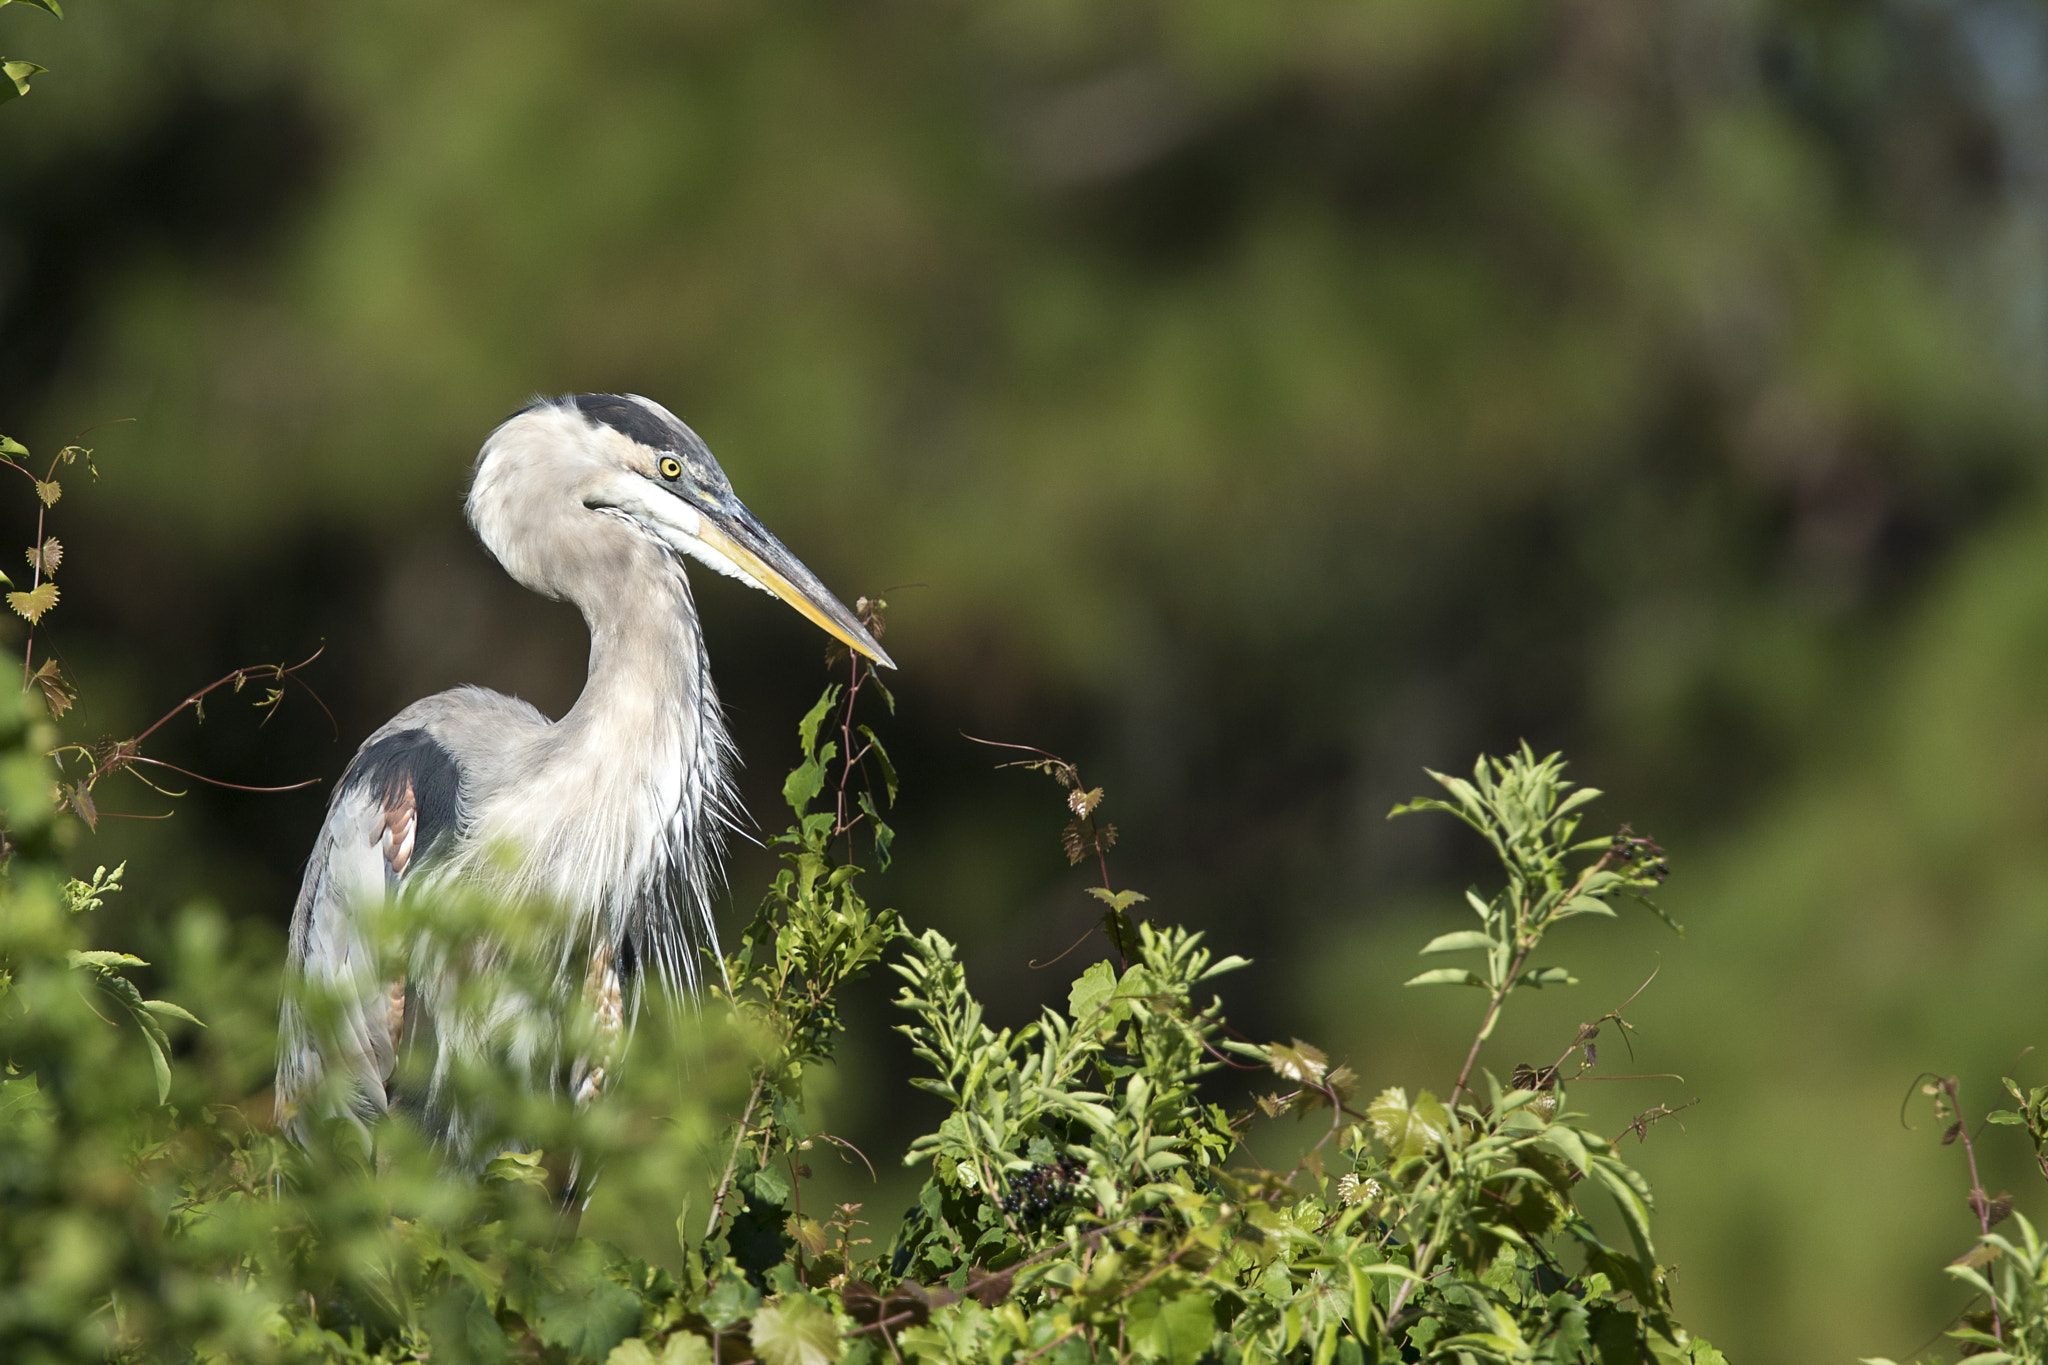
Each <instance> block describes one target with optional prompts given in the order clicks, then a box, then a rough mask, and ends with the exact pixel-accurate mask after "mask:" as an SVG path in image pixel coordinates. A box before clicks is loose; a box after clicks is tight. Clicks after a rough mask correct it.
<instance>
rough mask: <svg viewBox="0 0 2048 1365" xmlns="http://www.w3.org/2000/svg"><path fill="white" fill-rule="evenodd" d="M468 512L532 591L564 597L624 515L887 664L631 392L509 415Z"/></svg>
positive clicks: (679, 436) (659, 414)
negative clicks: (601, 519)
mask: <svg viewBox="0 0 2048 1365" xmlns="http://www.w3.org/2000/svg"><path fill="white" fill-rule="evenodd" d="M468 511H469V519H470V524H471V525H473V526H475V527H476V530H477V534H478V535H479V536H480V537H482V539H483V542H484V544H485V545H486V546H487V547H488V548H489V549H490V551H491V553H492V554H494V555H496V556H497V558H498V561H499V562H500V563H501V564H503V565H504V566H505V567H506V569H507V570H509V571H510V572H511V574H512V576H513V577H515V578H517V579H518V580H519V581H520V582H522V583H524V584H526V585H527V586H528V587H531V588H533V589H535V590H536V591H539V592H543V593H547V594H549V595H550V596H556V597H563V596H570V595H572V594H571V592H570V591H569V589H568V587H567V585H568V584H569V583H570V582H571V581H572V580H574V579H581V580H582V581H584V582H588V581H589V578H590V574H589V573H588V572H587V570H588V569H589V568H590V567H591V564H592V561H593V560H596V559H598V558H600V557H601V556H602V555H603V546H604V543H605V540H606V538H607V534H608V532H609V528H610V527H611V526H614V525H616V522H618V521H624V522H626V523H627V524H628V525H630V526H632V527H633V528H635V529H636V530H637V531H638V532H639V533H640V534H642V535H644V536H646V537H647V538H649V539H650V540H652V541H653V542H654V543H656V544H658V545H660V546H662V547H664V548H666V549H667V550H669V551H671V552H674V553H676V554H681V555H687V556H688V557H689V558H691V559H694V560H696V561H697V562H698V563H700V564H703V565H704V566H705V567H707V568H711V569H716V570H717V571H718V572H719V573H722V574H726V575H728V576H730V577H733V578H737V579H739V580H740V581H741V582H743V583H750V584H752V585H753V586H754V587H757V588H759V589H761V590H762V591H763V592H767V593H772V594H773V595H775V596H776V597H779V598H781V599H782V600H783V601H785V602H787V603H789V605H791V606H792V607H795V608H796V609H797V610H798V611H799V612H801V613H802V614H803V615H804V616H806V617H808V618H810V620H811V621H813V622H815V623H816V624H817V625H818V626H819V628H821V629H822V630H824V631H825V632H826V633H827V634H829V635H831V636H833V637H834V638H835V639H838V640H840V641H842V642H844V643H845V644H847V645H849V646H851V647H852V648H853V649H855V650H858V651H859V652H860V653H862V654H865V655H866V656H867V657H868V658H870V659H873V660H874V661H875V662H876V663H878V664H880V665H882V666H883V667H884V668H894V667H895V664H894V663H893V662H891V660H890V658H889V656H888V655H887V654H886V653H884V652H883V650H882V647H881V646H880V645H879V644H877V643H876V642H875V638H874V636H872V635H870V634H869V633H868V631H867V629H866V627H864V626H862V625H861V623H860V620H859V618H857V617H856V616H855V615H854V614H853V613H852V612H851V611H848V610H847V609H846V607H845V605H844V604H843V603H841V602H840V600H839V599H838V598H836V597H834V596H833V595H832V594H831V592H830V591H829V590H827V589H826V587H825V585H824V584H822V583H820V582H819V581H818V577H817V575H816V574H814V573H812V572H811V571H810V570H809V569H807V568H805V567H804V565H803V563H802V561H801V560H799V559H798V558H797V557H796V556H795V555H793V554H791V553H790V552H789V550H788V549H787V548H786V547H785V546H784V545H783V543H782V542H781V541H779V540H777V539H776V538H775V537H774V536H772V535H770V534H769V533H768V530H767V528H766V527H764V526H762V525H761V522H760V519H759V518H757V517H756V516H755V515H754V514H753V513H752V512H750V511H748V510H747V507H746V504H744V503H742V502H741V501H740V500H739V498H738V497H737V496H735V495H734V493H733V491H732V484H731V483H730V482H729V481H728V480H727V479H726V477H725V471H724V470H723V469H721V468H719V466H718V461H717V460H716V459H714V458H712V455H711V451H710V450H709V449H708V448H707V447H706V446H705V444H704V442H703V441H702V440H701V439H699V437H698V435H697V433H696V432H694V431H692V430H690V429H689V427H687V426H685V425H683V423H682V421H681V420H680V419H679V418H677V417H676V415H675V414H674V413H672V412H670V411H669V410H668V409H667V408H664V407H663V406H661V404H659V403H656V402H653V401H651V400H649V399H646V398H642V397H640V396H638V395H637V394H611V393H585V394H577V395H575V396H574V397H569V398H549V399H543V400H541V401H539V402H537V403H534V404H532V405H531V406H529V407H527V408H525V409H524V410H522V411H520V412H518V413H515V414H514V415H513V416H512V417H510V418H508V419H507V420H506V421H505V423H504V424H503V425H502V426H500V427H499V428H498V429H497V430H496V431H494V432H492V433H491V435H490V438H489V439H488V440H486V441H485V442H484V448H483V452H482V454H480V455H479V456H478V457H477V466H476V478H475V480H474V481H473V482H472V483H471V485H470V490H469V504H468ZM586 517H587V518H592V519H593V520H590V521H585V520H583V518H586ZM596 518H603V519H604V520H603V521H599V520H595V519H596ZM578 568H582V569H584V570H586V572H583V573H578V572H577V570H578Z"/></svg>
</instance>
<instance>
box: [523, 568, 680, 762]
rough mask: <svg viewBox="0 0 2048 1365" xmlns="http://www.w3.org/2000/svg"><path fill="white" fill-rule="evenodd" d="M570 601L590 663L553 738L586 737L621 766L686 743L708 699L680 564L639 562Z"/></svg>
mask: <svg viewBox="0 0 2048 1365" xmlns="http://www.w3.org/2000/svg"><path fill="white" fill-rule="evenodd" d="M577 605H578V606H579V607H581V608H582V609H583V617H584V620H585V622H586V623H587V624H588V625H589V627H590V670H589V674H588V676H587V677H586V678H585V680H584V684H583V693H582V695H581V696H579V697H577V699H576V704H575V705H574V706H572V707H571V708H570V709H569V712H568V714H567V715H565V716H563V717H562V719H561V721H560V723H559V724H558V726H557V727H556V730H557V734H558V735H559V736H560V738H561V739H562V740H564V741H568V742H569V743H570V744H571V745H574V746H577V747H586V746H587V745H588V744H594V745H596V746H598V748H599V749H600V750H601V753H599V754H596V755H590V756H593V757H598V758H601V759H602V761H603V762H605V763H606V764H608V765H621V766H624V767H627V768H634V767H640V766H644V765H645V764H647V763H649V762H651V761H656V760H659V759H660V758H661V757H662V756H663V752H664V750H665V749H666V747H667V745H668V744H670V743H674V742H676V741H678V740H680V741H682V742H684V743H688V742H689V740H690V739H691V738H692V737H693V736H694V734H695V732H696V731H697V729H699V728H700V724H701V722H702V720H703V718H704V717H705V716H706V715H707V714H713V715H715V710H716V704H715V702H714V701H713V700H712V699H711V697H710V695H709V687H710V675H709V673H708V671H707V670H706V669H705V666H704V637H703V634H702V632H701V631H699V629H698V627H697V610H696V606H695V604H694V603H693V602H692V601H691V600H690V585H689V582H688V580H687V579H685V578H684V577H683V572H682V569H681V567H680V566H679V565H675V564H672V563H667V562H659V563H655V564H651V565H646V566H645V567H644V568H643V569H642V571H641V572H638V573H635V574H634V575H633V576H632V579H631V581H629V582H627V583H625V584H622V585H621V584H614V585H612V586H611V587H610V588H609V589H607V590H606V591H605V592H603V593H602V594H599V595H593V596H592V597H591V598H590V599H589V600H587V601H580V602H578V603H577ZM579 741H583V742H585V743H584V744H579V743H578V742H579Z"/></svg>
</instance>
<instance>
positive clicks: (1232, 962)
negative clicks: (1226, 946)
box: [1195, 953, 1252, 981]
mask: <svg viewBox="0 0 2048 1365" xmlns="http://www.w3.org/2000/svg"><path fill="white" fill-rule="evenodd" d="M1251 965H1252V962H1251V959H1250V958H1248V957H1239V956H1238V955H1237V954H1236V953H1232V954H1231V955H1230V956H1229V957H1226V958H1223V959H1221V960H1220V961H1217V962H1214V963H1211V964H1210V965H1209V968H1208V970H1206V971H1204V972H1203V973H1202V974H1201V975H1200V976H1198V977H1196V978H1195V980H1197V981H1207V980H1208V979H1209V978H1210V977H1212V976H1221V975H1223V974H1224V973H1225V972H1234V971H1236V970H1237V969H1238V968H1240V967H1249V966H1251Z"/></svg>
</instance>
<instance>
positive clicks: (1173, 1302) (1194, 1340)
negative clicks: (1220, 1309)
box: [1128, 1289, 1216, 1365]
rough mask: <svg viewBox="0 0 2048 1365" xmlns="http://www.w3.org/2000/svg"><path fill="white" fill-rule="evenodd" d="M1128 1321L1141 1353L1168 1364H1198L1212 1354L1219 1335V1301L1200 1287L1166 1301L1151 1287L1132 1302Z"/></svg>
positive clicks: (1137, 1348) (1135, 1346) (1131, 1333)
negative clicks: (1217, 1332)
mask: <svg viewBox="0 0 2048 1365" xmlns="http://www.w3.org/2000/svg"><path fill="white" fill-rule="evenodd" d="M1128 1322H1129V1325H1130V1340H1131V1345H1132V1346H1133V1347H1134V1348H1135V1349H1136V1351H1137V1353H1138V1355H1139V1356H1141V1357H1143V1358H1146V1359H1151V1360H1164V1361H1166V1362H1167V1365H1195V1362H1197V1361H1199V1360H1201V1359H1202V1358H1203V1357H1204V1356H1206V1355H1207V1354H1208V1353H1209V1343H1210V1342H1211V1341H1212V1340H1214V1339H1215V1336H1216V1301H1215V1299H1214V1298H1213V1297H1212V1296H1211V1295H1209V1294H1205V1293H1203V1292H1202V1291H1201V1290H1199V1289H1191V1290H1189V1291H1188V1292H1186V1293H1184V1294H1177V1295H1175V1296H1174V1297H1173V1298H1171V1299H1166V1300H1164V1301H1163V1302H1162V1301H1161V1299H1160V1296H1159V1294H1158V1292H1157V1291H1154V1290H1147V1291H1146V1292H1145V1293H1142V1294H1140V1295H1138V1296H1137V1297H1136V1298H1135V1299H1134V1300H1132V1302H1131V1306H1130V1311H1129V1317H1128Z"/></svg>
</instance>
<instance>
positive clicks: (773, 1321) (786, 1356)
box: [747, 1298, 840, 1365]
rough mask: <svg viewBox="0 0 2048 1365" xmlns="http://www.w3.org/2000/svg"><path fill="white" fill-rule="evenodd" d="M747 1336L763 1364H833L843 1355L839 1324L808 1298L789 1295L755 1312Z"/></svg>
mask: <svg viewBox="0 0 2048 1365" xmlns="http://www.w3.org/2000/svg"><path fill="white" fill-rule="evenodd" d="M747 1339H748V1340H750V1341H751V1342H753V1343H754V1352H755V1354H756V1355H757V1356H759V1357H760V1359H761V1362H762V1365H831V1362H833V1361H835V1360H837V1359H839V1350H840V1347H839V1325H838V1324H837V1323H835V1322H834V1321H833V1320H832V1315H831V1314H830V1313H828V1312H826V1311H825V1310H824V1309H823V1308H820V1307H819V1306H818V1305H817V1304H815V1303H812V1302H811V1301H810V1300H808V1299H802V1298H786V1299H782V1300H779V1301H777V1302H776V1303H773V1304H770V1305H769V1306H768V1307H766V1308H763V1309H762V1310H761V1311H760V1312H758V1313H756V1314H754V1324H753V1327H752V1328H751V1329H750V1330H749V1331H748V1333H747Z"/></svg>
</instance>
